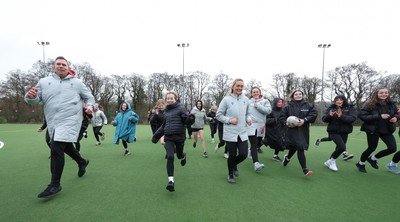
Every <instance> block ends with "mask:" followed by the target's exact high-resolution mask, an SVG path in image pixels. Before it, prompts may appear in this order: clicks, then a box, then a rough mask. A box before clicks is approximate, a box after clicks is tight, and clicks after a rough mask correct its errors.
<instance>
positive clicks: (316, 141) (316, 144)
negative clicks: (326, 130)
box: [314, 139, 321, 148]
mask: <svg viewBox="0 0 400 222" xmlns="http://www.w3.org/2000/svg"><path fill="white" fill-rule="evenodd" d="M320 143H321V139H317V140H315V143H314V145H315V148H318V147H319V144H320Z"/></svg>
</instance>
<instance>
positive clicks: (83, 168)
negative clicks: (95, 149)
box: [78, 159, 89, 177]
mask: <svg viewBox="0 0 400 222" xmlns="http://www.w3.org/2000/svg"><path fill="white" fill-rule="evenodd" d="M88 165H89V160H88V159H85V163H83V164H82V165H80V166H79V171H78V177H82V176H83V175H85V173H86V167H87V166H88Z"/></svg>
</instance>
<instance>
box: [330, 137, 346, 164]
mask: <svg viewBox="0 0 400 222" xmlns="http://www.w3.org/2000/svg"><path fill="white" fill-rule="evenodd" d="M348 135H349V134H347V133H342V134H339V133H329V138H330V139H331V140H333V142H334V143H335V144H336V148H335V151H333V153H332V154H331V157H332V158H333V159H337V158H338V157H339V156H340V154H342V153H343V152H344V151H346V143H347V138H348Z"/></svg>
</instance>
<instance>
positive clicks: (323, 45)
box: [318, 44, 331, 123]
mask: <svg viewBox="0 0 400 222" xmlns="http://www.w3.org/2000/svg"><path fill="white" fill-rule="evenodd" d="M329 47H331V44H319V45H318V48H322V49H323V50H322V83H321V106H320V107H321V117H320V118H321V123H322V113H323V104H324V73H325V71H324V68H325V49H326V48H329Z"/></svg>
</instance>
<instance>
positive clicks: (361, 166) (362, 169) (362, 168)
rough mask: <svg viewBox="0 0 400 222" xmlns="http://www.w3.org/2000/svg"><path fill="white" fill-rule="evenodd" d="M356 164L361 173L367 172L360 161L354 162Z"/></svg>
mask: <svg viewBox="0 0 400 222" xmlns="http://www.w3.org/2000/svg"><path fill="white" fill-rule="evenodd" d="M356 166H357V168H358V171H360V172H361V173H367V171H366V170H365V165H361V164H360V163H356Z"/></svg>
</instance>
